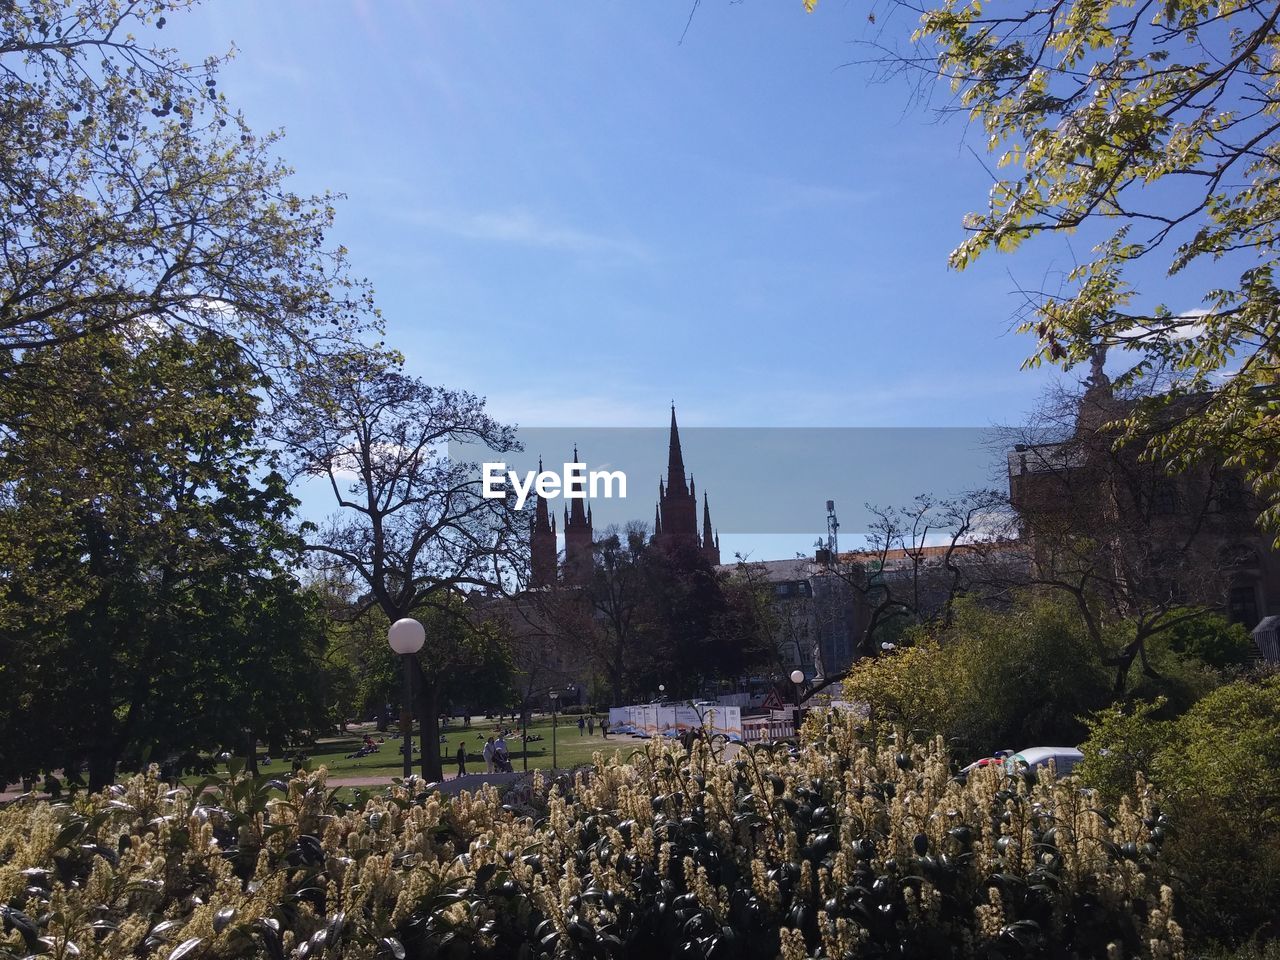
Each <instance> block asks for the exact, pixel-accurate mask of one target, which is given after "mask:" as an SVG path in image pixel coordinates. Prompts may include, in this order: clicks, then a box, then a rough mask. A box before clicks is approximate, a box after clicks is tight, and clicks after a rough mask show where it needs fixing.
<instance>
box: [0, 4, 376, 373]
mask: <svg viewBox="0 0 1280 960" xmlns="http://www.w3.org/2000/svg"><path fill="white" fill-rule="evenodd" d="M189 5H190V4H189V3H188V2H185V0H15V2H8V3H4V4H0V124H3V126H4V129H5V137H4V142H3V144H0V237H2V238H3V243H0V368H3V369H2V370H0V372H3V373H4V374H5V375H8V373H10V372H11V371H10V369H9V368H11V367H12V366H13V365H15V364H21V363H24V362H25V361H26V358H27V356H28V353H27V352H28V351H31V350H34V349H36V348H41V347H49V346H52V345H54V344H63V343H68V342H70V341H72V340H75V339H78V338H80V337H85V336H89V335H91V334H94V333H102V332H107V331H136V330H138V329H140V327H139V324H145V325H148V326H157V325H163V326H167V327H169V328H171V329H176V330H185V331H188V332H192V331H212V332H217V333H220V334H234V336H235V337H236V338H237V339H238V340H239V342H240V343H241V345H242V346H243V347H245V348H246V349H247V350H249V351H251V353H252V355H253V356H254V359H255V361H256V362H258V363H259V364H260V365H263V366H264V367H265V366H270V367H272V368H275V369H285V370H287V369H289V368H291V367H292V365H293V362H294V361H296V360H297V359H298V358H299V355H302V356H304V357H305V356H307V355H309V354H311V353H312V352H314V351H316V350H317V349H323V348H325V346H326V345H331V344H333V343H335V342H336V343H349V342H351V340H352V337H353V336H354V335H355V334H356V333H357V332H358V331H359V329H360V328H361V327H362V326H363V325H364V322H365V321H364V319H363V318H364V317H368V316H373V315H374V311H373V307H372V301H371V298H370V292H369V289H368V287H367V286H366V285H365V284H364V283H363V282H359V281H355V280H353V279H352V278H351V277H350V276H349V275H348V273H347V264H346V255H345V251H344V250H343V249H342V248H341V247H335V246H332V245H329V244H327V243H326V234H327V233H328V231H329V229H330V227H331V226H332V223H333V216H334V211H333V206H332V204H333V201H334V199H335V198H334V197H333V196H332V195H329V194H325V195H322V196H317V197H304V196H299V195H297V194H295V193H293V192H291V191H290V190H289V189H288V188H287V185H286V181H287V179H288V175H289V173H290V171H289V169H288V168H287V167H286V166H284V165H283V164H282V163H281V162H280V161H279V160H277V159H276V158H275V157H274V156H273V150H274V147H275V145H276V143H277V141H278V140H279V134H275V133H273V134H269V135H267V136H257V135H255V134H253V132H252V131H251V130H250V129H249V127H248V125H247V124H246V123H245V121H244V119H243V118H242V117H241V116H240V115H239V114H238V113H235V112H233V111H232V110H231V109H230V108H229V107H228V105H227V103H226V101H225V99H224V98H223V96H222V95H221V94H220V93H219V92H218V89H217V74H218V71H219V68H220V67H221V66H222V65H223V63H224V62H225V60H226V58H225V57H210V58H208V59H206V60H204V61H203V62H202V63H201V64H199V65H196V66H189V65H187V64H186V63H184V62H183V61H182V60H181V59H180V57H179V55H178V54H177V52H176V51H174V50H169V49H165V48H162V47H158V46H155V45H154V44H152V43H150V42H148V41H147V40H146V39H139V37H138V36H135V35H134V33H132V32H131V31H137V32H138V34H139V36H141V37H143V38H145V37H147V36H148V35H153V31H158V30H160V29H161V28H163V27H164V25H165V23H166V15H170V14H173V13H175V12H177V11H180V10H182V9H184V8H186V7H187V6H189ZM49 386H50V387H56V386H58V384H57V383H56V382H53V383H50V384H49Z"/></svg>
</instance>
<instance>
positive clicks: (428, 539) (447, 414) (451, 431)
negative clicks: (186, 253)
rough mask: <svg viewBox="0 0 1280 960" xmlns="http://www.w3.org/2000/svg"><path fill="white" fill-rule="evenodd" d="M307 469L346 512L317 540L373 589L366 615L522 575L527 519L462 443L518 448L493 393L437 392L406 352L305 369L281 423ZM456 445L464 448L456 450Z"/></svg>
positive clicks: (436, 680) (433, 717) (435, 755)
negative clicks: (492, 486) (409, 363)
mask: <svg viewBox="0 0 1280 960" xmlns="http://www.w3.org/2000/svg"><path fill="white" fill-rule="evenodd" d="M276 435H277V436H278V438H279V440H280V442H281V443H282V445H283V447H284V449H285V451H286V457H287V459H288V460H289V462H290V464H291V467H292V470H293V472H294V473H295V474H296V475H299V476H302V475H305V476H313V477H320V478H323V479H324V480H325V481H326V482H327V483H328V485H329V488H330V490H331V491H332V493H333V496H334V503H335V506H336V507H337V511H336V513H335V514H334V515H333V516H332V518H331V519H330V520H329V521H328V522H327V524H326V525H325V526H324V527H323V529H320V530H318V531H317V532H316V533H315V535H314V536H313V537H312V538H311V539H310V541H309V543H308V549H309V550H310V551H311V552H312V553H313V554H315V555H317V557H319V558H324V559H327V561H328V562H330V563H335V564H337V565H339V566H341V567H342V568H343V569H344V570H345V571H346V572H347V573H348V574H349V575H350V576H351V577H352V578H354V579H355V580H356V581H357V582H358V583H359V584H360V585H361V587H362V591H361V595H360V601H359V605H358V608H357V611H356V612H357V613H361V612H363V611H364V610H368V609H371V608H376V609H377V610H379V611H380V612H381V614H382V615H383V616H384V617H386V619H387V622H388V623H393V622H395V621H396V620H399V619H401V618H402V617H408V616H416V615H417V614H418V611H420V610H423V609H426V608H431V607H436V608H439V609H446V608H448V607H449V605H450V604H452V603H453V595H454V593H455V591H457V590H458V589H459V588H464V587H465V588H470V589H477V590H481V591H496V592H499V593H500V592H502V591H503V590H504V589H505V588H506V586H507V584H508V583H510V582H512V580H513V579H514V571H515V570H516V569H517V567H518V566H519V564H520V563H521V562H522V559H521V555H522V549H521V548H522V545H523V544H524V543H525V542H527V539H528V538H527V523H525V522H524V520H523V518H522V517H521V516H520V515H519V514H518V513H517V512H516V511H515V508H514V497H513V496H508V497H506V498H494V499H490V498H485V497H484V496H483V493H482V491H481V484H480V468H479V465H478V464H475V463H472V462H469V461H467V460H465V459H455V458H454V457H453V456H452V455H451V454H452V453H453V452H454V451H456V450H458V449H465V448H466V447H467V446H468V445H469V446H471V447H481V448H485V449H488V450H492V451H495V452H498V453H501V452H504V451H507V450H513V449H517V448H518V444H517V442H516V439H515V430H514V428H512V427H508V426H504V425H502V424H500V423H498V422H497V421H495V420H494V419H493V418H491V417H490V416H489V415H488V414H487V413H485V410H484V401H483V399H481V398H479V397H476V396H475V395H473V394H470V393H466V392H465V391H457V390H448V389H445V388H443V387H431V386H428V385H427V384H425V383H423V382H422V381H421V380H419V379H417V378H415V377H411V376H408V375H407V374H405V373H403V372H402V370H401V369H400V361H399V358H397V357H394V356H388V355H377V354H373V353H368V352H364V351H352V352H347V353H342V354H335V355H333V356H330V357H328V358H325V359H324V360H323V361H322V362H320V363H317V364H315V365H313V366H312V367H311V368H309V369H307V370H306V371H304V372H303V373H302V374H301V375H300V377H299V382H298V388H297V392H296V395H295V396H293V397H291V398H290V399H289V400H288V402H287V405H286V406H284V407H283V408H282V417H281V419H280V421H279V423H278V427H277V430H276ZM451 445H452V447H451ZM433 650H434V647H433V646H432V647H428V648H427V652H426V653H424V655H423V657H422V658H420V659H419V660H418V661H417V662H418V663H420V664H423V665H424V669H423V672H422V676H421V678H420V679H421V680H422V685H421V695H422V698H423V708H422V711H423V715H422V725H423V726H422V755H423V776H425V777H426V778H427V779H428V780H439V779H441V775H442V769H441V765H440V755H439V734H438V731H439V723H438V719H437V718H438V715H439V707H440V703H441V695H442V693H443V689H442V686H441V681H442V676H441V673H440V671H439V670H438V669H437V667H436V665H435V661H434V660H433V658H432V651H433Z"/></svg>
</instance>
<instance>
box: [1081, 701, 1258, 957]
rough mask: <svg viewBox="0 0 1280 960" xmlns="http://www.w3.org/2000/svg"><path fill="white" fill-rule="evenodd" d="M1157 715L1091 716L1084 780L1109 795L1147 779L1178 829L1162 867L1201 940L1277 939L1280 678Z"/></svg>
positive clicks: (1146, 710) (1142, 710) (1152, 708)
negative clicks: (1142, 776) (1170, 715)
mask: <svg viewBox="0 0 1280 960" xmlns="http://www.w3.org/2000/svg"><path fill="white" fill-rule="evenodd" d="M1158 707H1159V704H1149V705H1137V706H1135V707H1134V708H1133V709H1132V710H1129V711H1125V710H1121V709H1119V708H1115V709H1111V710H1107V711H1103V712H1102V713H1100V714H1098V715H1097V716H1095V718H1094V719H1093V720H1092V721H1091V724H1090V726H1091V734H1090V736H1089V739H1088V740H1087V741H1086V742H1085V744H1084V747H1083V749H1084V753H1085V762H1084V764H1083V765H1082V766H1081V767H1080V776H1081V779H1083V780H1084V781H1085V782H1087V783H1089V784H1090V785H1094V786H1096V787H1098V789H1099V791H1100V793H1101V794H1102V795H1103V796H1104V797H1115V796H1118V795H1120V794H1121V793H1123V792H1124V791H1125V790H1126V789H1128V788H1131V787H1132V785H1133V783H1134V782H1135V781H1134V778H1135V775H1138V774H1139V772H1140V771H1146V772H1148V773H1149V776H1150V779H1151V781H1152V782H1153V783H1154V784H1155V785H1156V787H1157V788H1158V789H1159V790H1160V791H1161V793H1162V794H1163V795H1164V796H1165V797H1166V801H1167V805H1168V807H1169V811H1170V814H1171V816H1172V817H1173V820H1174V822H1175V823H1176V824H1179V827H1178V829H1177V830H1175V831H1174V833H1173V835H1172V837H1171V839H1170V842H1169V845H1168V848H1167V850H1166V854H1167V855H1166V858H1165V867H1166V868H1167V870H1168V871H1169V876H1170V877H1171V878H1172V879H1173V881H1174V883H1175V885H1176V888H1177V889H1178V891H1179V893H1180V896H1181V898H1182V901H1183V913H1184V914H1185V916H1186V918H1187V920H1188V923H1189V924H1190V925H1191V927H1192V929H1193V930H1194V932H1195V933H1196V934H1197V936H1199V937H1202V938H1204V939H1206V940H1220V941H1223V942H1225V943H1229V944H1238V943H1240V942H1242V941H1244V940H1247V939H1248V938H1250V937H1258V938H1262V939H1265V938H1269V937H1276V936H1280V927H1278V926H1277V922H1276V916H1277V911H1276V906H1275V905H1276V903H1277V902H1280V737H1278V736H1277V730H1280V677H1275V676H1273V677H1268V678H1266V679H1263V680H1262V681H1261V682H1256V683H1254V682H1246V681H1239V682H1236V683H1231V684H1227V685H1225V686H1222V687H1219V688H1218V689H1216V690H1214V691H1213V692H1211V693H1209V694H1208V695H1207V696H1205V697H1204V699H1202V700H1201V701H1200V702H1199V703H1197V704H1196V705H1195V706H1193V707H1192V708H1191V709H1190V710H1189V711H1188V712H1187V713H1186V714H1184V715H1183V716H1181V717H1178V718H1176V719H1174V720H1167V721H1161V720H1157V719H1155V713H1156V711H1157V709H1158Z"/></svg>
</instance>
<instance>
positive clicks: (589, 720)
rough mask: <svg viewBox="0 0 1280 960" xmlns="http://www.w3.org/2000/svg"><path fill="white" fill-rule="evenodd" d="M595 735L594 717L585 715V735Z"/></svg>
mask: <svg viewBox="0 0 1280 960" xmlns="http://www.w3.org/2000/svg"><path fill="white" fill-rule="evenodd" d="M595 735H596V718H595V717H587V736H589V737H594V736H595Z"/></svg>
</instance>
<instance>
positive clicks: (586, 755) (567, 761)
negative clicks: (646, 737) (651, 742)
mask: <svg viewBox="0 0 1280 960" xmlns="http://www.w3.org/2000/svg"><path fill="white" fill-rule="evenodd" d="M495 727H496V724H495V723H494V721H492V720H485V719H483V718H475V719H473V720H472V722H471V727H470V728H469V729H463V728H462V727H461V726H458V725H456V722H455V724H454V725H451V726H449V727H447V728H445V729H444V730H442V731H441V732H442V734H443V737H444V739H443V741H442V743H441V745H440V752H441V754H442V757H443V759H444V770H445V772H446V773H450V774H452V773H455V772H456V771H457V769H458V766H457V763H456V761H455V760H454V759H453V758H454V756H455V755H456V754H457V752H458V743H459V742H465V743H466V745H467V772H468V773H484V760H483V759H481V755H480V751H481V750H482V749H483V748H484V741H485V738H486V737H488V736H489V735H490V734H491V733H493V732H494V730H495ZM392 732H394V728H393V730H389V731H388V732H387V733H386V734H381V736H384V737H385V738H386V740H385V742H384V743H382V744H380V745H379V749H378V752H377V753H374V754H370V755H369V756H367V757H361V758H360V759H358V760H348V759H347V755H348V754H351V753H354V752H355V751H356V749H357V748H358V747H359V746H360V743H361V740H362V739H363V737H364V735H365V733H369V734H370V735H372V736H373V738H374V739H375V740H377V739H378V737H379V736H380V734H378V733H377V731H376V730H375V729H374V727H373V724H359V725H357V726H353V727H351V728H350V733H348V734H346V735H344V736H340V737H325V738H322V739H320V740H318V741H317V742H316V745H315V749H313V750H312V751H311V753H310V757H311V766H312V769H314V768H316V767H318V766H320V765H321V764H324V766H325V767H326V768H327V769H328V771H329V777H330V779H346V778H351V777H388V778H389V777H398V776H399V775H400V771H401V768H402V767H401V765H402V763H403V759H402V754H401V753H400V741H399V740H392V739H391V736H390V734H391V733H392ZM529 734H530V735H531V736H534V735H540V736H541V737H542V739H541V740H535V741H532V742H531V743H530V744H529V756H528V761H529V769H530V770H537V769H544V770H545V769H550V767H551V718H550V717H536V718H535V719H534V721H533V722H532V723H530V724H529ZM417 740H418V737H417V732H416V728H415V733H414V746H415V747H416V746H417ZM643 742H644V741H642V740H638V739H635V738H632V737H628V736H625V735H623V736H616V735H612V734H611V735H610V736H609V739H608V740H606V739H604V738H603V737H602V736H601V735H600V728H599V726H597V727H596V732H595V735H594V736H588V735H587V734H585V733H583V734H582V735H579V733H578V721H577V717H568V718H564V717H561V718H559V719H558V721H557V730H556V764H557V765H558V766H559V767H560V768H562V769H563V768H565V767H574V766H577V765H579V764H583V763H589V762H590V761H591V754H592V753H594V752H595V751H597V750H602V751H605V752H607V753H612V752H613V751H614V750H621V751H622V753H623V755H624V756H625V755H626V754H628V753H630V752H631V751H632V750H634V749H636V748H637V747H639V746H641V745H642V744H643ZM507 750H508V752H509V753H510V754H511V765H512V766H513V767H514V768H515V769H516V770H517V771H520V770H523V769H524V753H523V749H522V744H521V743H520V738H519V735H518V734H517V735H516V736H514V737H508V738H507ZM420 762H421V754H419V753H418V751H417V750H415V751H414V754H413V765H414V770H415V771H418V770H419V769H420V767H419V764H420ZM282 766H283V765H282ZM259 769H260V772H261V773H263V774H265V775H267V776H270V775H272V774H273V773H275V772H276V769H277V768H276V763H275V762H273V763H272V765H271V766H268V767H260V768H259Z"/></svg>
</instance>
